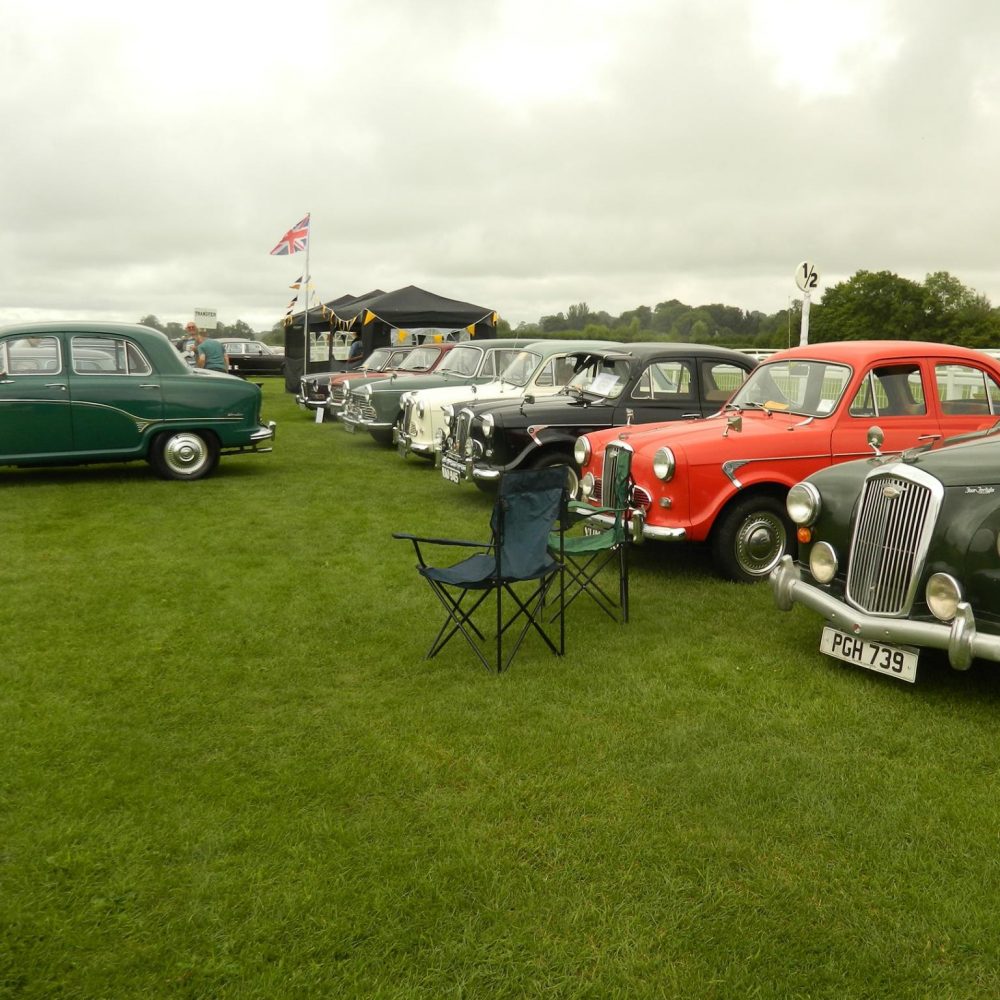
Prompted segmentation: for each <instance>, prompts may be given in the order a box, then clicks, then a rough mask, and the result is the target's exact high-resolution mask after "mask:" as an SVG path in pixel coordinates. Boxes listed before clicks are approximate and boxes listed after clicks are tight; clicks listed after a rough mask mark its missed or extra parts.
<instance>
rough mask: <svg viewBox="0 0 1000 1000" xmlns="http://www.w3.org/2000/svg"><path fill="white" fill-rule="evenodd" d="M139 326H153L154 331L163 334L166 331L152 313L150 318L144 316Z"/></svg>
mask: <svg viewBox="0 0 1000 1000" xmlns="http://www.w3.org/2000/svg"><path fill="white" fill-rule="evenodd" d="M139 324H140V325H141V326H151V327H152V328H153V329H154V330H159V331H160V332H161V333H162V332H163V330H164V327H163V324H162V323H161V322H160V321H159V319H157V318H156V316H154V315H153V314H152V313H150V314H149V315H148V316H143V317H142V319H141V320H139Z"/></svg>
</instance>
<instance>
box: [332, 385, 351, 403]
mask: <svg viewBox="0 0 1000 1000" xmlns="http://www.w3.org/2000/svg"><path fill="white" fill-rule="evenodd" d="M345 399H347V386H346V385H344V383H343V382H339V383H338V384H337V385H332V386H330V400H331V402H334V403H343V402H344V400H345Z"/></svg>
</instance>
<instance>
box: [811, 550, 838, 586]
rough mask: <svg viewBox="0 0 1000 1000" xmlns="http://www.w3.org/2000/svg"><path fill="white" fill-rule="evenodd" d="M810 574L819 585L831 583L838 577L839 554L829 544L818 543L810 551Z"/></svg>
mask: <svg viewBox="0 0 1000 1000" xmlns="http://www.w3.org/2000/svg"><path fill="white" fill-rule="evenodd" d="M809 572H810V573H812V575H813V578H814V579H815V580H816V582H817V583H829V582H830V581H831V580H832V579H833V578H834V577H835V576H836V575H837V553H836V551H835V550H834V548H833V546H832V545H831V544H830V543H829V542H817V543H816V544H815V545H814V546H813V547H812V548H811V549H810V550H809Z"/></svg>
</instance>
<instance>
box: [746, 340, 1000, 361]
mask: <svg viewBox="0 0 1000 1000" xmlns="http://www.w3.org/2000/svg"><path fill="white" fill-rule="evenodd" d="M920 357H952V358H955V357H961V358H965V359H967V360H969V361H977V362H979V363H980V364H982V362H983V361H984V360H990V359H989V355H987V354H986V353H985V352H984V351H978V350H976V349H974V348H971V347H959V346H958V345H956V344H938V343H935V342H933V341H924V340H832V341H828V342H826V343H818V344H806V345H804V346H801V347H790V348H788V349H787V350H784V351H777V352H776V353H775V354H772V355H771V356H770V357H767V358H764V359H762V361H761V363H762V364H769V363H771V362H773V361H781V360H784V359H786V358H799V359H801V360H803V361H805V360H821V361H840V362H842V363H844V364H850V365H866V364H870V363H872V362H875V361H879V360H880V359H883V358H885V359H893V360H900V361H902V360H915V359H917V358H920ZM994 363H995V360H994Z"/></svg>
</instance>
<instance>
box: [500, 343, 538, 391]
mask: <svg viewBox="0 0 1000 1000" xmlns="http://www.w3.org/2000/svg"><path fill="white" fill-rule="evenodd" d="M541 360H542V356H541V355H540V354H534V353H532V352H531V351H518V352H517V354H515V355H514V357H513V359H512V360H511V361H510V363H509V364H508V365H507V367H506V368H504V370H503V374H502V375H501V376H500V378H501V379H502V380H503V381H504V382H510V383H511V384H512V385H527V384H528V379H530V378H531V376H532V374H534V371H535V369H536V368H537V367H538V365H539V364H540V363H541Z"/></svg>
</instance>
